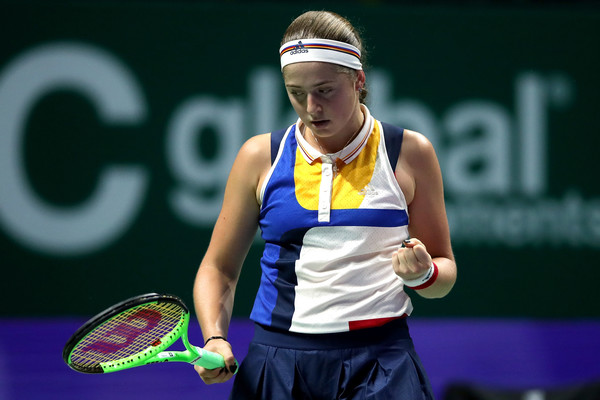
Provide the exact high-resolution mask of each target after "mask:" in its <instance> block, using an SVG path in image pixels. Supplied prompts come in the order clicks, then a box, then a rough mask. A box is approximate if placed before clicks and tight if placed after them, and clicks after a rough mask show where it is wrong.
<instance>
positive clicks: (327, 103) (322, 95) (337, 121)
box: [283, 61, 365, 139]
mask: <svg viewBox="0 0 600 400" xmlns="http://www.w3.org/2000/svg"><path fill="white" fill-rule="evenodd" d="M364 76H365V75H364V73H363V72H362V71H358V73H357V74H349V73H345V72H340V70H339V68H338V66H336V65H334V64H330V63H324V62H316V61H315V62H302V63H295V64H289V65H287V66H286V67H285V68H284V74H283V78H284V81H285V87H286V90H287V93H288V96H289V98H290V101H291V103H292V106H293V107H294V110H295V111H296V113H297V114H298V116H299V117H300V119H301V120H302V122H303V123H304V124H305V125H306V126H307V127H308V128H309V129H310V130H311V131H312V132H313V133H314V134H315V135H317V136H319V137H321V138H332V137H334V136H340V139H342V138H343V137H349V136H351V135H353V134H354V133H355V132H357V131H358V130H359V129H360V127H361V126H362V123H363V114H362V112H361V110H360V103H359V97H358V96H359V88H361V87H362V86H363V85H364Z"/></svg>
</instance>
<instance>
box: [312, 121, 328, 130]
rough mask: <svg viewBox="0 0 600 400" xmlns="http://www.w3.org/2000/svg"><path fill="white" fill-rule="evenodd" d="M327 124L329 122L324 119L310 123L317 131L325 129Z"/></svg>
mask: <svg viewBox="0 0 600 400" xmlns="http://www.w3.org/2000/svg"><path fill="white" fill-rule="evenodd" d="M328 123H329V121H328V120H326V119H325V120H321V121H312V125H313V126H314V127H315V128H317V129H320V128H323V127H325V126H326V125H327V124H328Z"/></svg>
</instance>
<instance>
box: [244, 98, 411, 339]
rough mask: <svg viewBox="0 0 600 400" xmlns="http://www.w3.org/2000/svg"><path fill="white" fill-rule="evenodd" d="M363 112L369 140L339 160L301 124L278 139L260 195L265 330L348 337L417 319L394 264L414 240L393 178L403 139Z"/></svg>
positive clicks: (259, 301) (257, 317) (256, 311)
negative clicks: (406, 244) (351, 332)
mask: <svg viewBox="0 0 600 400" xmlns="http://www.w3.org/2000/svg"><path fill="white" fill-rule="evenodd" d="M362 109H363V112H364V113H365V124H364V126H363V128H362V130H361V132H359V134H358V136H357V137H356V138H355V139H354V140H352V142H351V143H349V144H348V145H347V146H346V147H345V148H344V149H342V150H341V151H340V152H338V153H336V154H333V155H332V154H329V155H323V154H322V153H320V152H319V151H317V150H315V149H314V148H312V147H311V146H310V145H309V144H308V143H307V142H306V140H305V139H304V138H303V136H302V134H301V132H300V130H301V128H300V127H301V124H302V122H301V121H300V120H298V122H297V123H296V124H294V125H292V126H290V127H289V128H288V129H287V130H285V131H279V132H273V133H272V134H271V142H272V148H271V154H272V158H273V162H272V166H271V169H270V171H269V173H268V175H267V178H266V179H265V182H264V184H263V186H262V188H261V194H260V201H261V210H260V217H259V225H260V228H261V234H262V238H263V239H264V241H265V248H264V252H263V256H262V258H261V269H262V275H261V281H260V286H259V289H258V292H257V295H256V299H255V302H254V307H253V309H252V313H251V315H250V318H251V319H252V320H253V321H255V322H257V323H259V324H261V325H263V326H267V327H271V328H275V329H279V330H286V331H290V332H299V333H334V332H344V331H349V330H353V329H360V328H364V327H370V326H378V325H381V324H383V323H385V322H386V321H388V320H391V319H394V318H398V317H401V316H404V315H409V314H410V313H411V311H412V304H411V301H410V298H409V297H408V295H407V294H406V293H405V292H404V290H403V284H402V281H401V280H400V278H398V277H397V276H396V274H395V273H394V270H393V267H392V260H391V259H392V254H393V253H394V252H395V251H396V250H397V249H398V247H399V246H400V245H401V243H402V241H403V240H404V239H407V238H408V236H409V235H408V213H407V205H406V200H405V198H404V194H403V193H402V191H401V189H400V186H399V185H398V183H397V181H396V178H395V176H394V170H393V169H394V168H395V166H396V162H397V160H398V156H399V153H400V145H401V143H402V133H403V130H402V129H400V128H396V127H393V126H391V125H387V124H382V123H380V122H379V121H377V120H375V119H374V118H373V117H371V115H370V114H369V111H368V109H367V108H366V107H365V106H362Z"/></svg>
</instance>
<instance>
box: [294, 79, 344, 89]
mask: <svg viewBox="0 0 600 400" xmlns="http://www.w3.org/2000/svg"><path fill="white" fill-rule="evenodd" d="M333 82H335V81H334V80H326V81H322V82H317V83H316V84H314V85H312V87H319V86H323V85H327V84H329V83H333ZM285 87H289V88H301V87H302V86H299V85H292V84H287V83H286V85H285Z"/></svg>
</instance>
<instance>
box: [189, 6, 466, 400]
mask: <svg viewBox="0 0 600 400" xmlns="http://www.w3.org/2000/svg"><path fill="white" fill-rule="evenodd" d="M280 62H281V69H282V73H283V78H284V83H285V88H286V90H287V94H288V96H289V99H290V102H291V104H292V106H293V108H294V110H295V111H296V112H297V114H298V117H299V119H298V121H297V122H296V123H295V124H294V125H292V126H290V127H289V128H287V129H285V130H283V131H275V132H272V133H270V134H263V135H258V136H255V137H253V138H251V139H249V140H248V141H247V142H246V143H245V144H244V145H243V147H242V148H241V150H240V151H239V154H238V156H237V158H236V160H235V163H234V165H233V167H232V170H231V173H230V176H229V179H228V182H227V186H226V189H225V197H224V202H223V206H222V210H221V213H220V216H219V218H218V221H217V222H216V225H215V228H214V231H213V236H212V239H211V242H210V245H209V247H208V249H207V252H206V254H205V256H204V258H203V260H202V263H201V265H200V267H199V270H198V274H197V277H196V281H195V285H194V302H195V309H196V312H197V316H198V319H199V322H200V325H201V327H202V332H203V334H204V336H205V340H206V344H205V349H206V350H210V351H213V352H216V353H220V354H221V355H223V357H224V358H225V360H226V365H228V366H234V365H235V364H234V355H233V350H232V348H231V345H230V344H229V343H228V341H227V333H228V329H229V323H230V318H231V311H232V308H233V302H234V294H235V288H236V284H237V281H238V277H239V275H240V270H241V267H242V264H243V261H244V259H245V257H246V255H247V252H248V249H249V247H250V245H251V243H252V240H253V237H254V234H255V232H256V229H257V227H260V229H261V233H262V237H263V239H264V240H265V248H264V253H263V256H262V258H261V268H262V277H261V282H260V287H259V289H258V293H257V295H256V299H255V303H254V307H253V310H252V313H251V315H250V318H251V319H252V320H253V321H254V322H255V336H254V338H253V340H252V343H251V345H250V348H249V351H248V355H247V357H246V358H245V359H244V361H243V363H242V364H241V366H240V369H239V372H238V374H237V376H236V378H235V381H234V384H233V389H232V393H231V397H230V398H231V399H236V400H239V399H309V398H310V399H327V400H331V399H358V398H360V399H367V398H368V399H386V400H388V399H411V400H413V399H431V398H433V396H432V392H431V387H430V384H429V381H428V378H427V375H426V374H425V372H424V370H423V367H422V365H421V362H420V361H419V358H418V356H417V354H416V353H415V350H414V347H413V344H412V340H411V337H410V335H409V331H408V319H409V318H408V316H409V315H410V314H411V312H412V309H413V307H412V305H411V300H410V298H409V295H408V293H407V292H411V291H412V292H413V293H418V294H419V295H421V296H423V297H425V298H438V297H443V296H445V295H446V294H447V293H448V292H449V291H450V290H451V288H452V287H453V285H454V282H455V280H456V264H455V261H454V256H453V253H452V249H451V245H450V235H449V229H448V222H447V217H446V212H445V205H444V198H443V185H442V178H441V172H440V168H439V164H438V161H437V158H436V155H435V152H434V149H433V147H432V145H431V143H430V142H429V141H428V140H427V139H426V138H425V137H424V136H423V135H421V134H419V133H417V132H413V131H410V130H406V129H404V130H403V129H401V128H398V127H395V126H391V125H388V124H385V123H383V122H380V121H378V120H377V119H375V118H374V117H373V116H372V115H371V114H370V112H369V109H368V108H367V107H366V106H365V105H364V100H365V96H366V93H367V92H366V88H365V83H366V77H365V73H364V71H363V66H362V65H363V63H364V49H363V46H362V42H361V38H360V37H359V35H358V34H357V31H356V30H355V29H354V28H353V26H352V25H351V24H350V23H349V22H348V21H347V20H346V19H344V18H343V17H341V16H339V15H337V14H335V13H331V12H307V13H304V14H302V15H301V16H299V17H298V18H297V19H295V20H294V21H293V22H292V23H291V25H290V26H289V27H288V29H287V31H286V32H285V34H284V37H283V40H282V44H281V48H280ZM407 288H409V289H410V290H408V289H407ZM195 368H196V370H197V372H198V373H199V375H200V377H201V378H202V379H203V380H204V382H206V383H208V384H211V383H218V382H224V381H226V380H228V379H230V378H231V377H232V376H233V375H232V372H233V371H235V367H231V368H229V369H227V368H223V369H217V370H207V369H204V368H201V367H195Z"/></svg>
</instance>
